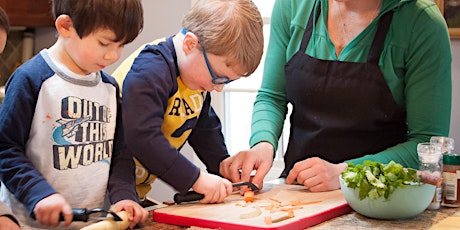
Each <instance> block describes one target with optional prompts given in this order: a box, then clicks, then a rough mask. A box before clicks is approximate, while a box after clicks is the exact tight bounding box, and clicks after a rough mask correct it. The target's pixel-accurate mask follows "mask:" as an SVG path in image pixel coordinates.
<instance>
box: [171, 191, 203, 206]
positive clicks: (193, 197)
mask: <svg viewBox="0 0 460 230" xmlns="http://www.w3.org/2000/svg"><path fill="white" fill-rule="evenodd" d="M203 198H204V195H203V194H201V193H197V192H195V191H189V192H187V193H186V194H184V195H182V194H180V193H176V194H175V195H174V203H176V204H180V203H182V202H190V201H197V200H201V199H203Z"/></svg>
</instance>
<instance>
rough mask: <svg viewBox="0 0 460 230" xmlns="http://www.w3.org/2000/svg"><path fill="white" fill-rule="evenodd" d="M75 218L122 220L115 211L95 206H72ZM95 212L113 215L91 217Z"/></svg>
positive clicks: (77, 219) (60, 218)
mask: <svg viewBox="0 0 460 230" xmlns="http://www.w3.org/2000/svg"><path fill="white" fill-rule="evenodd" d="M72 213H73V219H72V221H84V222H88V220H90V219H91V220H106V219H113V220H114V221H122V219H121V218H120V216H118V215H117V214H116V213H115V212H112V211H109V210H105V209H101V208H93V209H89V210H88V209H86V208H72ZM93 213H105V214H110V215H111V216H105V217H103V216H98V217H91V218H90V215H91V214H93ZM31 217H32V219H34V220H35V214H34V213H32V214H31ZM59 220H60V221H64V216H63V215H62V214H61V215H60V216H59Z"/></svg>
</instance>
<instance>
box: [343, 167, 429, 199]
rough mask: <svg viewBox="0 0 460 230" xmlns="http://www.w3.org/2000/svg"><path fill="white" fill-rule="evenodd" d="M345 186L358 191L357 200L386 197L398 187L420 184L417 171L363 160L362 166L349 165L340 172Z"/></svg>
mask: <svg viewBox="0 0 460 230" xmlns="http://www.w3.org/2000/svg"><path fill="white" fill-rule="evenodd" d="M342 178H343V180H344V182H345V184H346V185H347V186H348V187H349V188H352V189H358V190H359V199H361V200H362V199H364V198H366V197H369V198H371V199H378V198H380V197H382V196H383V197H385V199H388V197H389V196H390V195H391V194H392V193H393V192H394V190H395V189H396V188H398V187H405V186H406V184H405V183H407V182H420V176H419V175H417V170H415V169H411V168H404V167H403V166H402V165H401V164H398V163H395V162H394V161H391V162H390V163H388V164H382V163H380V162H373V161H369V160H365V161H364V162H363V164H362V165H361V164H358V165H356V166H354V164H353V163H349V164H348V167H347V169H346V170H345V171H344V172H342Z"/></svg>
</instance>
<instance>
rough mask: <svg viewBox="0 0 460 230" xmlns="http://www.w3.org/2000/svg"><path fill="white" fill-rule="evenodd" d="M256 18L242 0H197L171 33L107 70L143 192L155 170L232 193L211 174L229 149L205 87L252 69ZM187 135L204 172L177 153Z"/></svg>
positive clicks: (220, 193) (170, 179)
mask: <svg viewBox="0 0 460 230" xmlns="http://www.w3.org/2000/svg"><path fill="white" fill-rule="evenodd" d="M262 26H263V22H262V18H261V15H260V13H259V11H258V9H257V7H256V6H255V5H254V3H253V2H252V1H250V0H200V1H197V2H196V3H195V4H194V6H193V7H192V9H191V10H190V11H189V12H188V13H187V14H186V15H185V16H184V18H183V20H182V29H181V30H180V31H179V32H178V33H177V34H176V35H174V36H171V37H169V38H163V39H159V40H155V41H153V42H152V43H150V44H147V45H145V47H144V46H143V47H141V48H140V49H139V50H137V51H136V52H134V53H133V54H132V55H131V56H130V57H128V58H127V59H126V60H125V61H124V62H123V63H122V64H121V65H120V67H119V68H118V69H117V70H116V71H115V73H114V76H115V77H116V78H117V79H119V80H120V79H124V83H123V90H122V92H123V96H122V99H123V103H122V104H123V106H122V107H123V123H124V128H125V137H126V143H127V145H128V148H129V149H130V151H131V152H132V153H133V155H134V156H135V162H136V166H137V170H136V175H137V191H138V194H139V196H140V198H141V199H145V198H146V196H147V193H148V192H149V190H150V189H151V185H150V184H151V183H152V182H153V181H154V179H155V178H156V177H158V178H160V179H161V180H163V181H165V182H166V183H167V184H169V185H171V186H172V187H173V188H174V189H176V190H178V191H179V192H180V193H186V192H187V191H188V190H189V189H191V188H192V189H193V190H194V191H195V192H198V193H201V194H203V195H204V198H203V199H202V200H201V201H200V202H202V203H219V202H222V201H223V200H224V198H225V197H227V196H228V195H230V193H231V192H232V186H231V183H230V181H228V180H226V179H224V178H221V177H219V176H218V175H219V164H220V162H221V161H222V160H223V159H225V158H227V157H228V156H229V155H228V153H227V149H226V146H225V143H224V137H223V135H222V131H221V123H220V120H219V118H218V117H217V115H216V113H215V112H214V110H213V108H212V107H211V105H210V103H211V94H210V92H211V91H213V90H216V91H218V92H220V91H222V89H223V87H224V85H225V84H227V83H230V82H231V81H233V80H237V79H239V78H240V77H242V76H248V75H250V74H252V73H253V72H254V71H255V69H256V68H257V66H258V65H259V62H260V59H261V56H262V53H263V33H262ZM187 141H188V142H189V144H190V146H191V147H192V148H193V149H194V151H195V152H196V154H197V155H198V157H199V158H200V160H201V161H202V162H203V163H204V164H205V166H206V167H207V168H206V169H207V172H208V173H207V172H200V168H199V167H197V166H196V165H194V164H193V163H192V162H190V161H189V160H188V159H187V158H186V157H185V156H184V155H182V154H181V152H180V149H181V148H182V146H183V145H184V144H185V143H186V142H187Z"/></svg>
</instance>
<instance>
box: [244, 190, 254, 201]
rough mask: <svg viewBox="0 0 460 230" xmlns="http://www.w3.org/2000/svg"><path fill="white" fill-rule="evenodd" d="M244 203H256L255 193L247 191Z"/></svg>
mask: <svg viewBox="0 0 460 230" xmlns="http://www.w3.org/2000/svg"><path fill="white" fill-rule="evenodd" d="M244 201H246V202H248V203H249V202H254V192H253V191H251V190H247V191H246V192H244Z"/></svg>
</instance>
